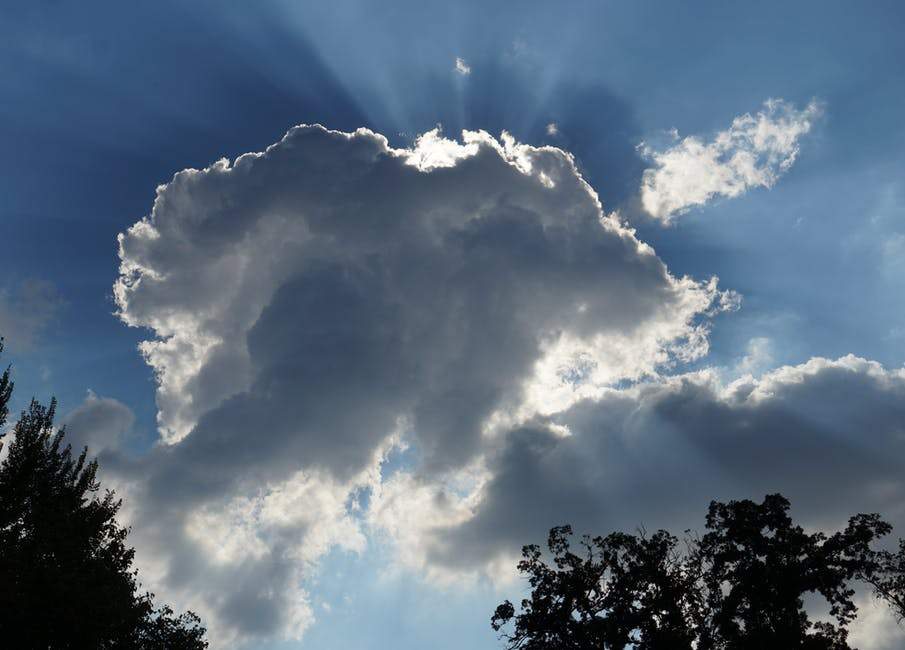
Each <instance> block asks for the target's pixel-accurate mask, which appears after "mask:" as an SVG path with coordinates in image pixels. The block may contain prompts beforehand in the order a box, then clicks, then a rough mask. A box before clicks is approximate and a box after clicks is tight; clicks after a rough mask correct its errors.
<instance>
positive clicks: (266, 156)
mask: <svg viewBox="0 0 905 650" xmlns="http://www.w3.org/2000/svg"><path fill="white" fill-rule="evenodd" d="M120 257H121V260H122V264H121V275H120V278H119V280H118V282H117V284H116V286H115V295H116V300H117V304H118V306H119V310H120V316H121V318H122V319H123V320H124V321H125V322H126V323H128V324H130V325H135V326H143V327H147V328H150V330H151V331H152V333H153V338H151V339H150V340H149V341H147V342H146V343H144V344H143V345H142V351H143V353H144V354H145V357H146V359H147V361H148V363H149V364H151V366H152V367H153V368H154V369H155V371H156V374H157V379H158V393H157V399H158V407H159V425H160V430H161V435H162V443H163V444H162V445H161V446H160V447H159V448H158V449H157V450H155V452H154V453H152V454H151V455H150V456H149V457H147V458H145V459H142V460H139V461H125V460H124V461H123V467H121V468H120V469H121V470H122V471H121V472H120V473H121V476H124V477H128V481H126V483H128V486H127V487H124V488H123V489H125V490H127V491H131V492H129V493H130V494H132V495H133V499H132V501H133V502H134V504H135V508H136V509H137V510H140V511H142V512H143V515H141V516H143V517H144V518H145V519H146V520H153V521H155V522H156V526H155V527H154V529H153V530H151V529H146V530H144V531H142V530H140V528H138V527H136V535H137V536H138V538H139V539H142V540H144V544H145V545H146V546H147V548H149V549H151V550H150V551H149V555H153V557H154V562H155V567H154V570H153V573H154V575H155V576H156V577H155V580H156V581H157V582H159V583H161V584H165V585H169V586H170V588H172V589H174V590H177V591H178V590H182V592H183V593H184V594H185V598H186V600H187V601H189V602H192V603H193V604H194V605H195V606H197V607H199V608H201V609H202V610H203V611H205V612H206V613H209V615H211V616H213V617H215V618H216V619H217V620H216V622H215V626H216V627H219V628H220V629H221V630H224V629H232V630H233V631H234V632H235V633H236V634H237V635H239V636H242V635H246V636H249V635H250V636H253V635H266V634H272V633H275V632H278V631H281V630H282V631H286V630H290V631H294V633H295V634H296V635H297V634H298V633H299V631H300V630H301V629H303V628H304V625H305V621H306V620H308V618H309V616H308V614H307V613H306V611H305V610H304V601H303V596H304V594H303V592H301V591H300V589H301V587H300V584H301V580H302V574H301V573H300V572H299V570H298V567H304V565H305V564H306V563H311V562H313V561H315V560H316V558H317V557H318V556H319V553H322V552H323V551H324V550H325V549H327V548H329V547H330V546H331V545H334V544H339V545H342V546H345V547H346V548H351V549H355V548H359V547H360V539H359V537H358V536H357V533H356V530H357V529H356V525H355V522H354V521H353V520H352V519H350V516H351V515H350V509H349V504H350V503H351V502H353V501H354V498H352V497H353V495H354V494H356V493H357V491H359V490H361V489H362V488H363V487H364V486H371V487H373V486H374V485H375V481H376V480H378V479H379V467H380V459H381V457H382V453H383V451H384V450H385V449H386V448H387V447H388V445H391V444H393V441H394V440H398V439H400V438H406V439H407V440H408V441H409V442H410V443H412V444H413V445H414V448H415V449H416V450H417V458H418V459H419V460H418V461H417V471H419V472H421V473H422V474H423V475H429V476H432V477H450V476H457V475H458V474H460V473H461V472H462V471H467V469H468V468H470V467H473V466H474V465H475V463H480V462H481V460H482V459H483V458H484V457H485V455H486V453H487V449H488V448H489V447H488V445H491V446H492V445H493V444H496V443H494V442H493V441H494V440H496V439H497V438H498V436H499V435H500V432H502V431H505V430H506V429H508V428H509V427H511V426H513V424H514V423H516V422H523V421H526V420H530V419H531V418H533V417H537V416H538V414H541V416H543V415H549V414H550V413H555V412H557V411H561V410H563V409H566V408H568V407H569V406H570V405H571V404H573V403H574V402H575V401H576V400H578V399H581V398H583V397H589V396H594V395H599V394H600V393H601V391H605V390H607V387H608V386H613V385H617V384H619V382H624V381H630V382H631V381H636V380H640V379H642V378H644V377H646V376H651V375H653V374H655V373H656V372H657V370H658V369H661V368H663V367H665V366H668V365H669V364H672V363H675V362H678V361H683V360H689V359H694V358H697V357H699V356H700V355H702V354H703V353H705V352H706V350H707V330H708V318H709V316H711V315H712V314H713V313H714V312H715V311H718V310H721V309H726V308H728V307H731V306H732V305H733V304H734V300H733V296H732V295H731V294H727V293H721V292H720V291H718V290H717V288H716V282H715V280H713V279H708V280H706V281H703V282H699V281H695V280H692V279H689V278H676V277H674V276H672V275H671V274H670V273H669V272H668V270H667V269H666V267H665V265H664V264H663V263H662V261H661V260H660V259H659V258H657V256H656V255H655V253H654V252H653V250H652V249H650V247H648V246H646V245H645V244H644V243H642V242H640V241H639V240H638V239H637V238H636V237H635V235H634V233H633V232H632V231H631V230H628V229H626V228H625V227H623V226H622V225H621V224H620V223H619V222H618V221H617V220H616V219H615V218H611V217H608V216H606V215H605V214H604V212H603V210H602V208H601V205H600V203H599V201H598V199H597V196H596V194H595V193H594V191H593V190H592V189H591V188H590V187H589V186H588V185H587V184H586V183H585V182H584V180H583V179H582V178H581V176H580V174H579V173H578V172H577V170H576V168H575V165H574V162H573V160H572V158H571V157H570V156H569V155H568V154H566V153H565V152H563V151H561V150H559V149H555V148H550V147H542V148H535V147H530V146H525V145H521V144H518V143H516V142H514V141H513V140H512V139H511V138H510V137H508V136H507V135H505V134H504V136H503V137H502V138H501V139H500V140H497V139H495V138H493V137H491V136H490V135H488V134H486V133H483V132H466V133H464V134H463V139H462V141H461V142H456V141H452V140H448V139H445V138H444V137H442V135H441V134H440V133H439V131H433V132H430V133H427V134H425V135H423V136H422V137H421V138H419V140H418V141H417V142H416V143H415V145H414V146H413V147H412V148H409V149H394V148H392V147H390V146H389V144H388V142H387V140H386V139H385V138H383V137H382V136H380V135H379V134H376V133H373V132H370V131H367V130H359V131H356V132H354V133H340V132H335V131H329V130H327V129H324V128H322V127H319V126H301V127H297V128H294V129H292V130H291V131H290V132H289V133H288V134H287V135H286V136H285V137H284V138H283V139H282V140H281V141H280V142H279V143H277V144H275V145H273V146H271V147H269V148H268V149H267V150H266V151H264V152H263V153H256V154H246V155H244V156H241V157H239V158H238V159H237V160H235V161H234V162H233V163H230V162H229V161H227V160H221V161H219V162H217V163H215V164H214V165H212V166H211V167H209V168H207V169H204V170H186V171H183V172H180V173H179V174H177V175H176V176H175V177H174V178H173V179H172V181H171V182H169V183H168V184H166V185H163V186H161V187H159V188H158V192H157V198H156V200H155V203H154V206H153V210H152V212H151V214H150V215H149V216H148V217H147V218H145V219H143V220H141V221H140V222H138V223H137V224H135V225H134V226H133V227H132V228H130V229H129V230H128V231H127V232H125V233H123V234H122V235H121V236H120ZM126 470H128V471H126ZM375 477H378V478H377V479H375ZM292 494H306V495H308V496H307V497H306V498H305V500H304V501H310V502H311V504H313V505H311V506H310V507H308V506H306V505H305V504H304V503H303V502H302V501H300V500H298V499H296V500H293V499H291V498H290V497H288V496H286V495H292ZM268 503H270V504H273V503H285V504H287V505H286V506H285V508H286V509H287V510H286V512H285V513H284V515H285V516H283V515H281V516H277V515H276V514H275V513H277V512H279V511H280V509H279V508H274V507H267V504H268ZM306 508H308V510H307V511H306ZM249 513H252V514H253V515H254V516H252V515H251V514H249ZM263 513H270V514H269V515H267V514H263ZM136 516H139V515H136ZM199 522H201V523H199ZM229 522H233V523H232V524H231V523H229ZM239 522H242V525H239ZM213 531H217V532H213ZM211 538H217V539H218V540H220V541H217V542H216V543H213V542H211ZM223 540H226V541H223ZM229 540H233V542H235V543H233V542H230V541H229ZM243 540H244V541H243ZM317 540H319V541H317ZM212 543H213V544H214V545H213V546H212V545H211V544H212ZM245 546H247V547H248V548H252V549H258V551H257V552H253V553H242V552H240V551H238V550H237V549H239V548H242V547H245ZM218 549H219V550H218ZM312 549H313V550H312ZM300 558H301V559H303V560H304V561H302V560H301V559H300ZM187 576H191V578H188V577H187ZM299 602H301V603H302V605H301V607H302V610H298V606H299V605H298V603H299ZM293 603H295V605H293ZM293 606H295V607H296V610H293V609H292V607H293ZM293 611H294V613H293ZM238 612H244V613H245V614H246V615H242V616H240V615H238ZM254 612H257V614H254Z"/></svg>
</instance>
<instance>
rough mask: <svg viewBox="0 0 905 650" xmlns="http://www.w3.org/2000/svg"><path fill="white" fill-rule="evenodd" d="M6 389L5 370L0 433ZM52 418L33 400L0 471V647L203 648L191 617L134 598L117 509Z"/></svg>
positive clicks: (137, 594)
mask: <svg viewBox="0 0 905 650" xmlns="http://www.w3.org/2000/svg"><path fill="white" fill-rule="evenodd" d="M0 350H2V340H0ZM12 389H13V384H12V381H11V380H10V375H9V370H8V369H7V370H6V371H5V372H4V373H3V375H2V376H0V428H2V427H4V426H5V423H6V420H7V417H8V415H9V408H8V404H9V400H10V398H11V395H12ZM55 410H56V403H55V401H51V403H50V405H49V406H44V405H42V404H40V403H38V402H37V401H35V400H32V401H31V403H30V404H29V406H28V408H27V409H26V410H25V411H24V412H23V413H22V414H21V417H20V418H19V420H18V422H16V423H15V425H14V427H13V430H12V436H11V437H12V441H11V442H9V444H8V449H7V454H6V457H5V458H4V459H3V461H2V462H0V638H2V639H3V641H4V644H8V645H7V647H16V648H54V649H55V648H111V649H112V648H139V649H146V650H164V649H173V650H193V649H196V648H206V647H207V642H206V641H205V640H204V635H205V629H204V628H203V627H202V626H201V622H200V619H199V618H198V617H197V616H196V615H195V614H193V613H191V612H187V613H185V614H182V615H180V616H175V614H174V612H173V610H172V609H170V608H169V607H168V606H161V607H158V606H156V605H155V603H154V598H153V595H152V594H150V593H147V592H144V593H143V592H142V591H141V589H140V584H139V582H138V577H137V570H136V569H134V568H133V566H132V563H133V559H134V556H135V551H134V549H132V548H130V547H129V546H128V545H127V543H126V537H127V535H128V530H127V529H125V528H123V527H121V526H120V525H119V524H118V523H117V521H116V514H117V512H118V511H119V509H120V506H121V501H119V500H117V499H116V497H115V495H114V493H113V492H112V491H109V490H107V491H105V492H103V494H101V492H100V483H99V481H98V479H97V469H98V465H97V461H96V460H93V459H89V458H88V450H87V449H83V450H82V451H81V452H80V453H79V454H78V455H77V456H76V455H73V453H72V449H71V447H70V446H69V445H68V444H65V442H64V439H65V431H64V430H63V429H60V430H55V429H54V424H53V421H54V415H55ZM0 430H2V429H0ZM0 444H2V443H0Z"/></svg>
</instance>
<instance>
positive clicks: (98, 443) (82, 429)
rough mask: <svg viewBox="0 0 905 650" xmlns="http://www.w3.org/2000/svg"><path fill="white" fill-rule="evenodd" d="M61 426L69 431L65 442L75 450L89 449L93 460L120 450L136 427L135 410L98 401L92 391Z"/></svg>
mask: <svg viewBox="0 0 905 650" xmlns="http://www.w3.org/2000/svg"><path fill="white" fill-rule="evenodd" d="M62 424H63V425H65V427H66V442H68V443H69V444H71V445H72V448H73V450H76V451H80V450H81V449H82V447H85V446H87V447H88V452H89V454H90V455H91V456H96V455H97V454H98V453H99V452H102V451H104V450H108V449H118V448H119V447H120V445H121V444H122V442H123V441H124V437H125V436H126V435H127V434H128V433H129V432H130V431H131V430H132V425H133V424H135V415H134V414H133V413H132V409H130V408H129V407H128V406H126V405H125V404H123V403H122V402H120V401H118V400H115V399H113V398H110V397H98V396H97V395H96V394H95V393H94V391H91V390H89V391H88V396H87V397H86V398H85V401H84V402H82V403H81V404H80V405H79V406H78V407H77V408H76V409H75V410H73V411H72V412H71V413H68V414H67V415H66V416H65V417H64V418H63V419H62Z"/></svg>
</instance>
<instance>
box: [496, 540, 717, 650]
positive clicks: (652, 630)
mask: <svg viewBox="0 0 905 650" xmlns="http://www.w3.org/2000/svg"><path fill="white" fill-rule="evenodd" d="M571 534H572V529H571V528H570V527H569V526H561V527H558V528H554V529H553V530H551V531H550V536H549V539H548V540H547V547H548V549H549V551H550V554H551V556H552V561H553V563H552V566H550V565H548V564H547V563H546V562H545V560H544V556H543V553H542V552H541V549H540V547H538V546H536V545H531V546H526V547H524V548H523V549H522V556H523V559H522V561H521V562H519V565H518V568H519V571H520V572H522V573H523V574H527V576H528V580H529V584H530V585H531V589H532V593H531V597H530V598H526V599H524V600H523V601H522V609H521V612H520V613H518V614H516V612H515V607H514V606H513V605H512V603H510V602H509V601H506V602H504V603H503V604H502V605H500V606H499V607H498V608H497V610H496V612H495V614H494V616H493V618H492V619H491V624H492V625H493V628H494V629H495V630H498V631H499V630H500V629H502V628H503V626H505V625H507V624H509V623H510V622H514V631H513V632H512V633H511V634H508V635H505V636H506V638H507V640H508V642H509V643H508V645H509V647H510V648H521V649H524V650H541V649H544V650H566V649H568V650H587V649H590V648H619V650H622V649H623V648H625V647H627V646H632V645H633V646H634V647H636V648H639V649H644V650H655V649H663V650H669V649H674V650H681V649H682V648H691V644H692V641H693V640H694V629H695V620H696V618H697V615H696V612H697V611H698V610H699V607H700V603H699V601H698V596H697V593H696V592H695V590H694V589H693V588H692V585H691V584H690V583H693V582H694V580H695V576H694V575H693V574H689V573H688V571H687V567H686V565H685V564H684V563H683V562H682V559H681V557H680V556H679V554H678V553H677V552H676V545H677V543H678V540H677V539H676V538H675V537H673V536H672V535H670V534H668V533H666V532H665V531H662V530H661V531H658V532H656V533H655V534H654V535H652V536H650V537H647V536H646V535H644V534H641V535H637V536H636V535H628V534H625V533H612V534H610V535H608V536H606V537H594V538H589V537H587V536H586V537H583V538H582V540H581V546H582V547H583V552H582V554H581V555H577V554H575V553H573V552H572V551H571V548H570V546H569V536H570V535H571Z"/></svg>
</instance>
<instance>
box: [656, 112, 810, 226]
mask: <svg viewBox="0 0 905 650" xmlns="http://www.w3.org/2000/svg"><path fill="white" fill-rule="evenodd" d="M820 113H821V108H820V106H819V104H817V103H816V102H811V103H810V104H808V106H807V107H805V108H804V109H802V110H798V109H796V108H795V107H794V106H792V105H791V104H788V103H787V102H785V101H783V100H782V99H770V100H767V102H765V103H764V108H763V110H761V111H758V112H757V114H756V115H751V114H750V113H745V114H744V115H740V116H739V117H736V118H735V119H734V120H733V121H732V125H731V126H730V127H729V128H728V129H727V130H725V131H720V132H719V133H717V134H716V136H715V137H714V138H713V139H712V140H711V141H710V142H705V141H703V140H702V139H701V138H698V137H696V136H689V137H686V138H683V139H682V140H680V141H679V142H677V143H676V144H675V145H673V146H672V147H669V148H668V149H665V150H662V151H657V150H654V149H652V148H651V147H649V146H647V145H645V144H642V145H640V146H639V149H640V151H641V152H642V154H643V155H644V157H645V158H647V159H648V160H650V161H651V162H652V163H653V166H652V167H650V168H649V169H647V170H645V172H644V176H643V179H642V182H641V205H642V206H643V208H644V209H645V210H646V211H647V212H648V213H649V214H650V215H652V216H653V217H655V218H657V219H660V220H662V221H663V222H669V221H671V220H673V219H675V218H676V217H677V216H678V215H680V214H683V213H684V212H687V211H688V210H689V209H690V208H692V207H694V206H698V205H704V204H705V203H707V202H708V201H710V200H711V199H712V198H714V197H716V196H725V197H729V198H732V197H737V196H740V195H741V194H743V193H745V192H747V191H748V190H749V189H751V188H754V187H772V186H773V184H774V183H776V181H777V179H778V178H779V177H780V176H781V175H782V174H784V173H785V172H786V171H788V169H789V168H790V167H791V166H792V164H793V163H794V162H795V159H796V158H797V156H798V151H799V140H800V139H801V137H802V136H803V135H805V134H807V133H808V132H809V131H810V130H811V128H812V126H813V124H814V121H815V120H816V119H817V117H818V116H819V115H820ZM675 139H678V133H675Z"/></svg>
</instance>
